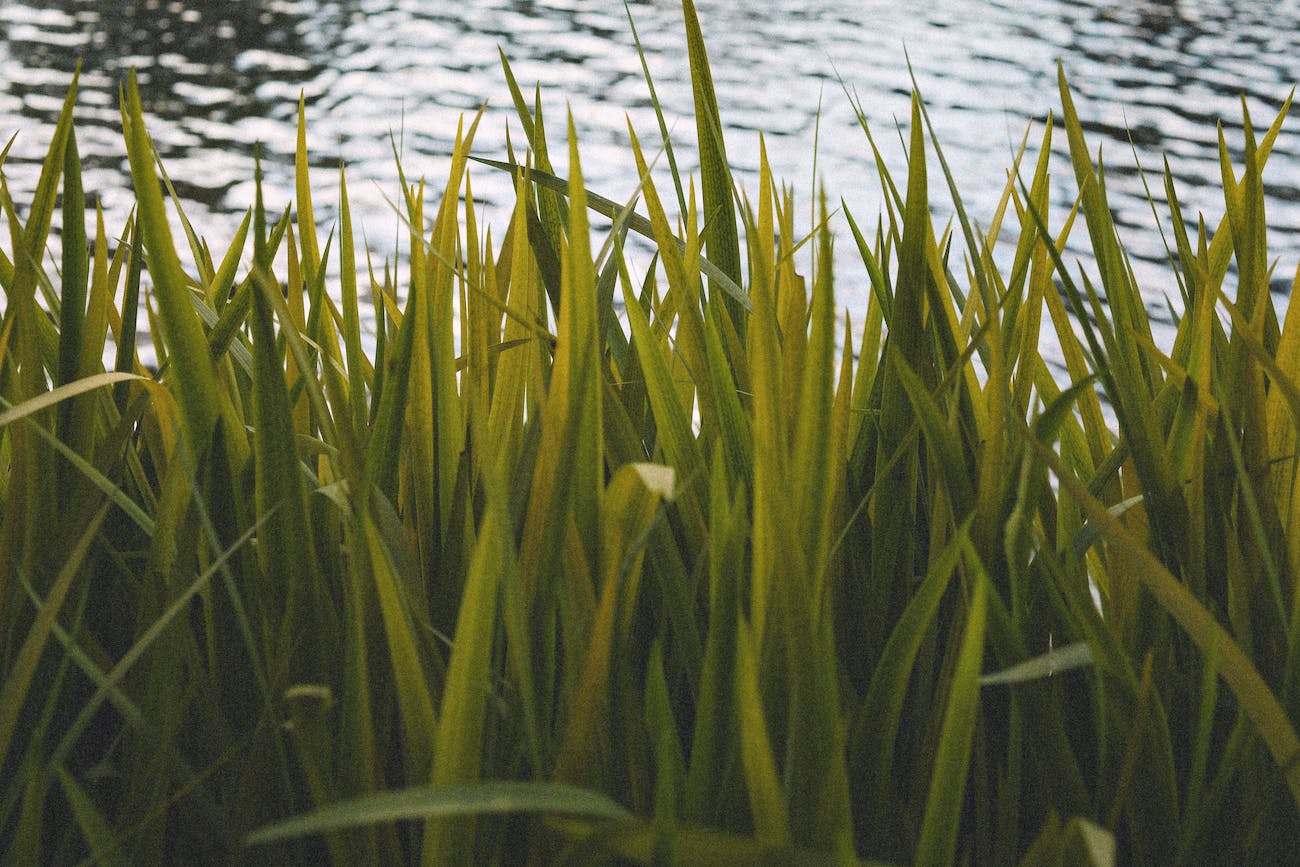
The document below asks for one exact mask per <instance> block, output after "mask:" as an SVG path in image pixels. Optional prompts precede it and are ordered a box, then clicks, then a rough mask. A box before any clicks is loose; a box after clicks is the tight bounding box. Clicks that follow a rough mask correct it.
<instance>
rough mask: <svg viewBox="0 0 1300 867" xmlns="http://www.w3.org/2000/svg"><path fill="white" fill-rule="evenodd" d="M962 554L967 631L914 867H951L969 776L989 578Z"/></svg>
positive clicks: (968, 551) (972, 557)
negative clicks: (967, 580) (968, 580)
mask: <svg viewBox="0 0 1300 867" xmlns="http://www.w3.org/2000/svg"><path fill="white" fill-rule="evenodd" d="M963 553H964V555H965V556H964V558H963V559H964V560H965V562H966V567H967V569H968V570H969V575H970V576H971V577H972V578H973V583H974V585H975V588H974V591H973V592H972V594H971V597H970V604H969V606H967V608H966V629H965V631H964V633H963V634H962V640H961V650H960V652H959V654H958V656H957V669H956V671H955V672H954V674H953V679H952V688H951V690H950V691H949V693H948V700H947V702H948V707H947V710H945V711H944V717H943V729H942V733H941V734H940V736H939V745H938V748H937V749H936V750H935V757H934V776H933V777H931V778H930V795H929V797H928V798H927V799H926V807H925V819H924V821H923V822H922V824H921V837H920V840H919V841H918V842H917V846H916V863H918V864H950V863H952V861H953V856H954V854H955V852H956V848H957V830H958V826H959V825H960V823H961V806H962V799H963V797H964V795H965V791H966V780H967V778H968V777H969V776H970V756H971V749H972V743H971V742H972V738H973V737H974V733H975V719H976V715H977V713H978V710H979V673H980V661H981V660H982V659H983V658H984V629H985V625H986V623H987V619H988V594H989V578H988V576H987V575H986V574H985V572H984V566H983V565H982V564H981V563H980V562H979V558H978V556H977V555H976V554H975V552H974V549H973V548H972V547H971V546H970V545H969V543H968V544H967V545H966V546H965V550H964V552H963Z"/></svg>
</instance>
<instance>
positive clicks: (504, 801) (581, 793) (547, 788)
mask: <svg viewBox="0 0 1300 867" xmlns="http://www.w3.org/2000/svg"><path fill="white" fill-rule="evenodd" d="M502 813H544V814H547V815H557V816H584V817H587V818H591V819H603V820H608V821H614V822H629V821H632V814H631V813H629V812H628V811H627V810H626V809H624V808H623V807H621V806H619V805H618V804H616V803H615V802H614V801H611V800H610V799H609V798H608V797H606V796H605V795H603V794H601V793H599V792H593V791H591V790H590V789H581V788H578V787H576V786H562V785H557V784H554V783H520V782H507V781H492V782H483V783H477V784H474V785H470V786H425V787H420V788H411V789H403V790H401V791H398V792H379V793H377V794H374V795H367V796H365V797H361V798H356V799H354V800H351V801H345V802H343V803H340V804H331V805H330V806H328V807H323V808H321V809H319V810H317V811H315V812H314V813H309V814H307V815H305V816H299V817H297V818H294V819H290V820H288V821H285V822H280V823H278V824H275V825H270V826H267V827H265V828H259V829H258V830H256V831H254V832H253V833H252V834H249V835H248V837H247V838H245V841H244V842H245V843H246V844H247V845H249V846H260V845H264V844H266V843H274V842H276V841H279V840H288V839H291V838H294V837H304V836H307V835H310V834H325V833H328V832H330V831H341V830H345V829H348V828H357V827H363V826H366V825H375V824H379V823H383V822H395V821H400V820H403V819H429V818H433V817H438V818H454V817H464V816H481V815H489V814H502Z"/></svg>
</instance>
